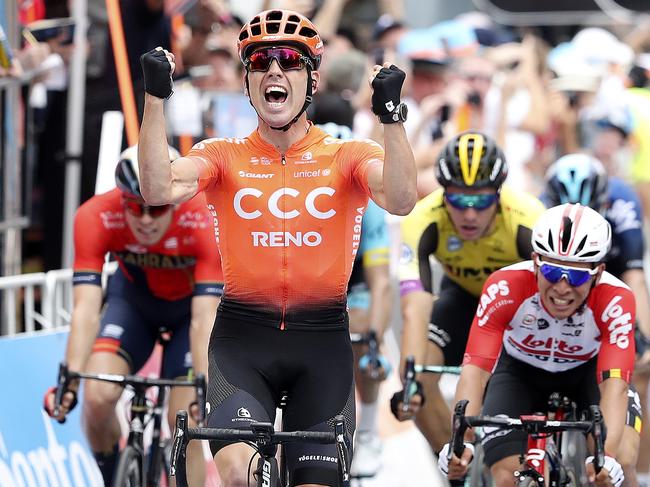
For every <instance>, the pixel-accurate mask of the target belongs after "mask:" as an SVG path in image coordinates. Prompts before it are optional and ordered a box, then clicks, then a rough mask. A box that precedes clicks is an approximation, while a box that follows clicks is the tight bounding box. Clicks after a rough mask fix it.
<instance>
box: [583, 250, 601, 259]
mask: <svg viewBox="0 0 650 487" xmlns="http://www.w3.org/2000/svg"><path fill="white" fill-rule="evenodd" d="M597 254H598V250H590V251H589V252H585V253H584V254H582V255H581V256H580V257H582V258H583V259H584V258H585V257H593V256H594V255H597Z"/></svg>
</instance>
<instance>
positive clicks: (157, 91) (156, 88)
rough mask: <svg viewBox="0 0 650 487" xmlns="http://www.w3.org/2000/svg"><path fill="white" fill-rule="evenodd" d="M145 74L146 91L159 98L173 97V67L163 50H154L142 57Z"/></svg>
mask: <svg viewBox="0 0 650 487" xmlns="http://www.w3.org/2000/svg"><path fill="white" fill-rule="evenodd" d="M140 64H141V65H142V73H143V74H144V91H146V92H147V93H149V94H150V95H153V96H157V97H158V98H169V97H170V96H172V93H173V91H172V66H171V64H169V61H168V60H167V56H165V52H164V51H163V50H162V49H153V50H151V51H149V52H145V53H144V54H143V55H142V56H140Z"/></svg>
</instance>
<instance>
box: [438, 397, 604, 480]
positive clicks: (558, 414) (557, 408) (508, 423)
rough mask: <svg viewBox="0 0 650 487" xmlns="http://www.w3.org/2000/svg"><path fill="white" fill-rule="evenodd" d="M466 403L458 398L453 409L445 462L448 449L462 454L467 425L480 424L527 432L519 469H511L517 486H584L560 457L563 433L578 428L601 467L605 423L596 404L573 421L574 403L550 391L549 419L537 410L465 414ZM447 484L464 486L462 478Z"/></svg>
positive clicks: (571, 465) (572, 469)
mask: <svg viewBox="0 0 650 487" xmlns="http://www.w3.org/2000/svg"><path fill="white" fill-rule="evenodd" d="M467 404H468V401H467V400H461V401H459V402H458V403H457V404H456V406H455V408H454V416H453V422H452V436H451V440H450V445H451V447H450V449H449V453H448V458H447V459H448V461H451V456H452V452H453V454H455V455H456V456H457V457H460V456H461V455H462V453H463V450H464V449H465V446H464V435H465V432H466V430H467V428H470V427H472V428H473V427H477V426H481V427H490V428H492V429H494V430H521V431H525V432H526V433H527V435H528V440H527V448H526V451H525V452H522V454H521V455H520V463H521V465H522V468H521V469H520V470H517V471H516V472H514V476H515V479H516V481H517V485H519V486H521V487H546V486H547V485H548V487H565V486H571V487H580V486H582V485H585V482H584V478H583V477H582V476H581V474H580V472H578V471H576V468H575V464H574V463H573V462H567V461H566V459H565V458H564V457H563V434H565V433H566V432H569V431H578V432H581V433H582V435H584V437H585V440H586V436H587V435H591V437H592V438H593V440H594V467H595V469H596V472H597V473H598V472H599V471H600V470H601V469H602V466H603V463H604V461H605V449H604V443H605V424H604V420H603V416H602V413H601V411H600V408H599V407H598V406H590V407H589V413H588V414H587V417H586V418H583V419H582V420H581V421H575V420H568V419H567V418H571V417H572V416H575V405H574V404H573V403H572V402H571V401H569V399H567V398H565V397H561V396H560V395H559V394H552V395H551V397H550V398H549V410H550V411H552V413H553V419H549V417H548V416H547V415H546V414H540V413H535V414H529V415H522V416H520V417H519V418H510V417H506V416H465V410H466V409H467ZM475 461H476V459H475ZM582 461H584V459H583V460H582ZM472 463H474V462H472ZM547 481H548V483H547ZM450 484H451V485H452V486H461V485H465V480H454V481H450Z"/></svg>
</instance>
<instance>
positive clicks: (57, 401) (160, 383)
mask: <svg viewBox="0 0 650 487" xmlns="http://www.w3.org/2000/svg"><path fill="white" fill-rule="evenodd" d="M76 379H90V380H99V381H103V382H111V383H113V384H118V385H121V386H127V385H128V386H133V387H135V388H136V389H139V388H142V389H146V388H149V387H195V388H196V396H197V402H198V405H199V416H200V418H201V420H203V419H204V416H205V391H206V380H205V376H204V375H203V374H197V375H196V377H195V378H194V380H177V379H156V378H150V377H141V376H137V375H121V374H91V373H84V372H71V371H70V370H68V366H67V364H65V363H64V362H61V363H60V364H59V375H58V378H57V386H56V393H55V395H54V416H58V414H59V412H60V410H61V401H62V399H63V395H64V394H65V393H66V391H67V390H68V387H69V385H70V382H71V381H73V380H76ZM60 422H61V423H63V422H65V418H63V421H60Z"/></svg>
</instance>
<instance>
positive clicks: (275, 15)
mask: <svg viewBox="0 0 650 487" xmlns="http://www.w3.org/2000/svg"><path fill="white" fill-rule="evenodd" d="M266 20H282V10H271V11H269V13H267V14H266Z"/></svg>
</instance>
